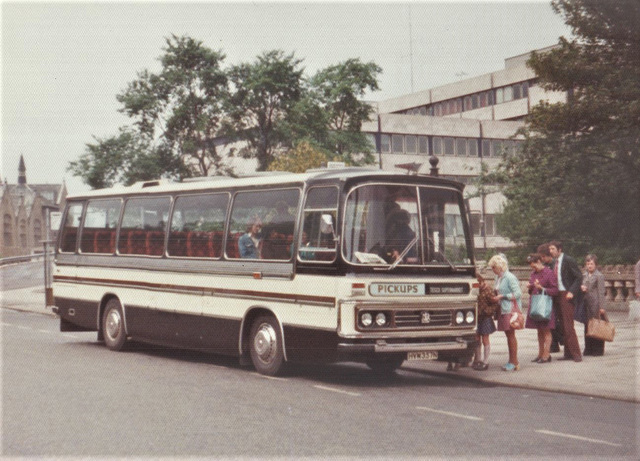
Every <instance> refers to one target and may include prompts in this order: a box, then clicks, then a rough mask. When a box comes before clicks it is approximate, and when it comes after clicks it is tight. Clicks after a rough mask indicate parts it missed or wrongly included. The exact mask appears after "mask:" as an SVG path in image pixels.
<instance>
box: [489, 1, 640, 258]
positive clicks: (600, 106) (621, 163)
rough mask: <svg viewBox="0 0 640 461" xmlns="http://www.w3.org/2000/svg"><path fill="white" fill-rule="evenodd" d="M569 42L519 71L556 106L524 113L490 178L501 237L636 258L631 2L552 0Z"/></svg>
mask: <svg viewBox="0 0 640 461" xmlns="http://www.w3.org/2000/svg"><path fill="white" fill-rule="evenodd" d="M552 4H553V7H554V9H555V10H556V12H558V13H559V14H562V15H563V16H564V18H565V21H566V23H567V24H568V25H569V26H570V27H571V28H572V32H573V36H574V38H572V39H571V40H568V39H565V38H561V39H560V41H559V44H558V46H557V47H556V48H554V49H552V50H551V51H548V52H545V53H534V54H533V56H532V57H531V59H530V60H529V65H530V66H531V67H532V68H533V69H534V70H535V72H536V74H537V75H538V78H539V84H540V85H541V86H542V87H543V88H545V89H547V90H555V91H563V92H567V94H568V96H567V101H566V103H556V104H549V103H544V102H543V103H540V104H538V105H536V106H535V107H533V108H532V110H531V112H530V115H529V117H528V120H527V124H526V127H525V129H524V130H522V134H524V136H525V143H524V148H523V151H522V152H521V153H520V154H518V155H516V156H512V157H508V158H505V159H504V160H503V162H502V164H501V167H500V168H499V171H498V174H497V175H494V176H493V178H492V179H493V180H496V179H497V180H498V181H500V182H501V183H502V185H503V192H504V194H505V196H506V197H507V198H508V202H507V205H506V206H505V209H504V214H503V215H502V218H501V220H500V222H499V224H500V225H501V229H502V230H503V231H504V232H505V234H506V235H507V236H509V237H510V238H511V239H513V240H515V241H517V242H521V243H523V244H527V245H531V246H533V245H536V244H538V243H540V242H543V241H548V240H550V239H553V238H555V239H561V240H564V241H565V242H566V243H565V244H566V245H567V246H568V247H569V248H570V249H571V251H574V253H575V254H580V253H582V254H584V253H585V252H587V251H596V252H600V253H601V255H603V254H604V255H607V257H608V259H609V260H613V259H617V260H618V261H626V262H631V261H635V260H637V257H638V248H640V152H639V149H640V29H639V28H638V27H637V26H638V24H640V3H639V2H637V1H635V0H634V1H630V0H621V1H616V2H602V1H598V0H555V1H554V2H553V3H552Z"/></svg>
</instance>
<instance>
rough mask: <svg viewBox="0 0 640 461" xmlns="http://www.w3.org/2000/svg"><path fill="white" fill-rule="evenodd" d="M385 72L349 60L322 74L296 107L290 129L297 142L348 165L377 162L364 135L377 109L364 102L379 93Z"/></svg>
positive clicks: (309, 83)
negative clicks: (371, 93) (302, 141)
mask: <svg viewBox="0 0 640 461" xmlns="http://www.w3.org/2000/svg"><path fill="white" fill-rule="evenodd" d="M381 71H382V70H381V68H380V67H379V66H378V65H376V64H375V63H373V62H369V63H362V62H361V61H360V60H359V59H348V60H347V61H345V62H342V63H340V64H337V65H334V66H330V67H327V68H326V69H322V70H320V71H318V72H317V73H316V74H315V75H314V76H313V77H312V78H311V79H309V81H308V83H307V85H306V91H305V94H304V96H303V97H302V98H301V99H300V101H299V102H298V103H297V104H296V105H295V106H294V108H293V111H294V115H293V116H292V117H290V119H289V120H288V123H287V125H286V128H287V129H288V133H290V136H291V137H292V138H293V139H307V140H309V141H310V142H312V143H313V144H314V145H316V146H318V147H319V148H321V149H323V150H326V151H327V152H330V153H331V157H332V158H333V159H335V160H340V161H343V162H345V163H347V164H356V165H357V164H366V163H372V162H373V161H374V157H373V148H372V147H373V146H372V145H371V143H370V142H369V140H368V139H367V137H366V135H365V134H364V133H362V131H361V128H362V123H363V122H365V121H368V120H369V119H370V116H371V114H372V112H373V111H374V109H373V107H372V106H371V105H370V104H369V103H367V102H364V101H363V100H362V99H363V97H364V96H365V94H366V92H367V91H376V90H378V74H379V73H380V72H381Z"/></svg>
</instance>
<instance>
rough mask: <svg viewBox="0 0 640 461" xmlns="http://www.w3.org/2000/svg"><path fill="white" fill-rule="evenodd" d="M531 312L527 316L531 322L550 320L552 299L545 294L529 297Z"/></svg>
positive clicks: (543, 292)
mask: <svg viewBox="0 0 640 461" xmlns="http://www.w3.org/2000/svg"><path fill="white" fill-rule="evenodd" d="M530 309H531V310H530V311H529V316H530V317H531V318H532V319H533V320H551V310H552V309H553V299H552V298H551V296H549V295H548V294H546V293H545V291H544V289H543V290H542V294H537V295H532V296H531V308H530Z"/></svg>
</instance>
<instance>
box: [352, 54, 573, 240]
mask: <svg viewBox="0 0 640 461" xmlns="http://www.w3.org/2000/svg"><path fill="white" fill-rule="evenodd" d="M549 49H550V48H544V49H541V50H536V52H540V53H544V52H545V51H546V50H549ZM530 55H531V52H529V53H525V54H523V55H519V56H514V57H511V58H507V59H505V67H504V69H501V70H497V71H495V72H491V73H488V74H484V75H480V76H477V77H472V78H467V79H464V80H460V81H458V82H454V83H451V84H448V85H443V86H440V87H436V88H432V89H428V90H424V91H419V92H415V93H411V94H407V95H403V96H400V97H397V98H393V99H388V100H385V101H380V102H378V103H377V105H376V114H375V115H374V116H373V117H372V120H371V121H369V122H367V123H365V124H364V125H363V128H362V130H363V131H364V132H365V133H367V134H368V135H369V136H370V140H371V143H372V144H373V145H375V150H376V152H377V153H378V159H379V165H380V168H382V169H384V170H398V169H402V167H399V166H398V165H406V164H421V166H420V167H416V168H417V171H418V172H420V173H428V172H429V170H430V168H431V166H430V164H429V162H428V159H429V157H430V156H432V155H436V156H437V157H438V158H439V159H440V162H439V165H438V166H439V170H440V175H442V176H445V177H449V178H454V179H457V180H459V181H461V182H464V183H466V184H468V186H467V194H466V195H467V197H468V199H469V206H470V210H471V215H472V216H471V220H472V226H473V228H474V234H475V240H476V241H475V244H476V248H478V249H482V248H506V247H509V246H511V245H512V244H511V242H510V241H509V240H508V239H506V238H504V237H503V236H501V235H500V230H499V229H498V228H497V226H496V219H495V218H496V216H497V215H499V214H500V213H501V211H502V208H503V205H504V203H505V199H504V197H503V196H502V194H500V193H498V192H492V193H485V194H480V193H479V192H478V190H477V188H476V187H475V186H473V183H474V180H475V179H476V178H477V177H478V175H479V174H480V172H481V169H482V165H483V164H484V165H485V168H486V169H487V170H489V171H491V170H493V169H495V168H496V167H497V166H498V164H499V162H500V160H501V158H502V156H503V155H509V154H513V153H515V152H517V150H518V149H519V147H520V145H521V142H522V140H521V137H519V136H518V135H517V132H518V129H520V128H521V127H523V126H524V120H525V117H526V116H527V114H528V113H529V111H530V110H531V107H533V106H535V105H536V104H539V103H540V102H541V101H548V102H551V103H553V102H564V101H566V94H565V93H560V92H548V91H545V90H543V89H542V88H541V87H540V86H538V84H537V77H536V75H535V73H534V72H533V70H532V69H530V68H529V67H528V66H527V65H526V62H527V60H528V59H529V57H530Z"/></svg>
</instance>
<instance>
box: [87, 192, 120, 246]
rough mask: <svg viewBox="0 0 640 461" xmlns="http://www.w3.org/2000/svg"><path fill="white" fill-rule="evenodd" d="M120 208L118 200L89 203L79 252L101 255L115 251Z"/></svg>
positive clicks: (92, 201)
mask: <svg viewBox="0 0 640 461" xmlns="http://www.w3.org/2000/svg"><path fill="white" fill-rule="evenodd" d="M120 206H121V202H120V200H119V199H117V200H91V201H89V203H88V205H87V211H86V213H85V216H84V222H83V223H82V236H81V238H80V251H82V252H83V253H103V254H111V253H114V252H115V251H116V228H117V227H118V218H119V217H120Z"/></svg>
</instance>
